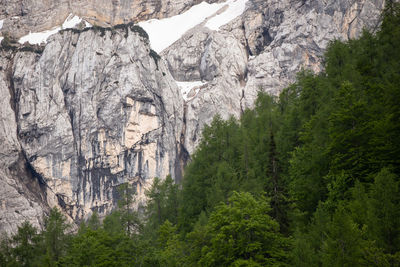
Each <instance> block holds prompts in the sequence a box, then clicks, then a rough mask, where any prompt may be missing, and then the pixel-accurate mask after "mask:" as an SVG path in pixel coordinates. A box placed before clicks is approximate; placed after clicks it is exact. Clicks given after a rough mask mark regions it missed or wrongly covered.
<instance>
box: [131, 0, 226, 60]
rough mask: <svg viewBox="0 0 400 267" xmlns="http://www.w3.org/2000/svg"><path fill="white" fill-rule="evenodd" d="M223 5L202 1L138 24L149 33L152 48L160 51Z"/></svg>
mask: <svg viewBox="0 0 400 267" xmlns="http://www.w3.org/2000/svg"><path fill="white" fill-rule="evenodd" d="M224 5H226V4H225V3H220V4H216V3H214V4H209V3H206V2H202V3H200V4H198V5H195V6H193V7H191V8H190V9H189V10H188V11H186V12H184V13H182V14H180V15H176V16H173V17H170V18H166V19H161V20H158V19H151V20H148V21H143V22H139V26H140V27H142V28H143V29H144V30H145V31H146V32H147V34H148V35H149V38H150V44H151V46H152V48H153V49H154V50H155V51H156V52H157V53H160V52H161V51H162V50H164V49H165V48H167V47H168V46H170V45H171V44H173V43H174V42H175V41H177V40H179V39H180V38H181V37H182V35H183V34H184V33H185V32H187V31H188V30H190V29H192V28H193V27H195V26H197V25H199V24H200V23H202V22H204V20H205V19H206V18H207V17H209V16H211V15H213V14H215V12H217V11H218V10H219V9H220V8H221V7H223V6H224Z"/></svg>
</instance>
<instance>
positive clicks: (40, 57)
mask: <svg viewBox="0 0 400 267" xmlns="http://www.w3.org/2000/svg"><path fill="white" fill-rule="evenodd" d="M134 27H135V26H132V25H127V26H126V28H125V29H118V30H117V29H114V30H112V31H111V30H105V31H103V32H100V31H95V30H87V31H84V32H76V31H73V30H71V31H65V32H63V33H61V34H57V35H54V36H53V37H51V40H49V43H48V44H47V46H46V48H45V50H44V51H43V54H36V53H33V52H17V53H15V54H14V56H13V59H12V60H9V63H8V64H11V65H12V66H11V67H10V71H9V72H10V74H9V75H10V77H9V80H11V81H12V82H13V84H12V86H7V85H3V84H4V82H3V83H2V84H1V85H2V86H1V90H2V92H3V91H5V93H7V94H8V95H9V94H10V93H9V91H8V90H9V89H10V90H11V91H12V94H13V96H12V97H14V99H13V101H11V102H13V103H14V106H15V110H12V109H11V105H10V97H8V98H5V99H2V101H3V102H4V105H3V106H2V107H7V109H5V111H6V112H7V114H6V113H4V112H2V119H3V120H4V123H3V125H2V127H1V129H2V130H3V131H6V132H4V133H3V132H0V133H1V134H2V135H1V136H0V137H1V138H4V139H5V143H6V144H7V145H8V146H7V147H6V148H7V150H4V149H2V153H1V154H0V155H3V154H7V153H8V150H10V151H14V154H15V155H14V157H13V158H10V157H6V158H5V159H4V160H8V161H7V162H5V166H10V165H12V164H13V161H15V162H17V160H18V155H19V154H20V153H23V154H24V156H25V158H26V161H27V164H29V166H31V168H32V169H33V170H34V173H35V175H36V176H37V177H38V178H39V180H41V181H43V183H44V185H45V186H44V188H45V189H44V193H45V194H46V195H47V199H44V201H43V203H47V204H48V205H49V206H60V207H61V208H62V209H63V210H64V211H65V212H66V213H67V214H68V215H70V216H71V217H72V218H73V219H75V220H80V219H82V218H85V217H86V216H87V215H89V214H91V212H92V211H98V212H99V214H105V213H107V212H110V211H111V209H112V208H113V207H115V204H116V201H117V199H116V195H117V187H118V185H119V184H121V183H125V182H128V183H131V184H134V185H136V187H137V191H138V193H139V201H141V199H140V198H142V197H144V190H145V189H146V188H147V187H148V186H149V185H150V184H151V182H152V179H153V178H154V177H165V176H166V175H167V174H171V175H172V176H173V177H177V178H179V177H180V175H181V169H180V168H181V167H180V163H179V158H178V154H179V151H180V147H179V146H178V144H177V141H176V140H178V137H179V134H180V132H181V128H182V117H183V115H182V112H183V105H182V104H183V100H182V96H181V94H180V91H179V90H178V87H177V86H176V84H175V82H174V81H173V80H172V78H171V76H170V75H169V72H168V70H167V69H166V67H165V65H164V64H163V62H162V61H160V60H158V59H157V58H156V57H151V56H150V55H149V54H150V48H149V44H148V40H147V39H146V38H145V36H142V35H141V34H140V33H138V32H135V31H134V29H135V28H134ZM132 29H133V30H132ZM5 74H6V73H4V72H3V73H2V75H3V76H4V75H5ZM3 117H4V118H3ZM6 118H7V119H8V121H5V120H6ZM10 133H12V134H10ZM7 177H8V176H6V178H7ZM7 181H8V180H5V182H7ZM2 182H4V181H3V180H2ZM38 191H39V192H40V190H38ZM49 196H52V197H49ZM142 200H143V199H142ZM33 210H34V211H35V210H36V209H33ZM32 212H33V211H32ZM32 217H34V216H32Z"/></svg>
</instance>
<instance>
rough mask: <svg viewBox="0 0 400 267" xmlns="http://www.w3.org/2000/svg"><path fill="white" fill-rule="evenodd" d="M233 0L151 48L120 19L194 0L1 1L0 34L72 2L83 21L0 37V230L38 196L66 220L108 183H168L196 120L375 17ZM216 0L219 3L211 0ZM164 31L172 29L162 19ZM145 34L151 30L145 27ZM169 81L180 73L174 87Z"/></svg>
mask: <svg viewBox="0 0 400 267" xmlns="http://www.w3.org/2000/svg"><path fill="white" fill-rule="evenodd" d="M228 1H229V3H235V2H236V1H241V2H242V3H245V10H244V12H242V13H241V14H240V15H238V16H236V17H235V18H233V19H232V20H230V21H229V23H224V24H223V25H221V27H218V28H217V29H214V28H213V27H210V26H207V25H208V23H209V22H210V21H212V20H213V18H218V15H220V14H224V12H226V10H227V8H228V7H227V6H226V5H225V6H224V5H223V4H222V3H223V2H224V1H208V2H209V3H214V2H218V3H220V4H221V8H220V9H218V11H217V12H215V14H212V15H211V16H209V17H207V18H206V19H205V20H204V21H202V22H201V23H199V24H198V25H197V26H195V27H193V28H191V29H190V30H188V31H187V32H186V33H185V34H183V35H182V36H181V38H179V39H178V40H177V41H176V42H175V43H173V44H172V45H171V46H169V47H167V48H166V49H163V51H161V52H160V56H159V55H158V54H157V53H156V52H154V51H153V50H151V44H150V43H149V39H148V35H147V33H146V32H144V31H143V30H142V29H141V28H140V27H138V26H136V25H135V24H133V23H128V22H131V21H134V22H137V21H141V20H148V19H160V18H165V17H172V16H174V15H177V14H181V13H183V12H185V11H187V10H189V9H190V8H191V7H192V6H194V5H196V4H199V2H200V1H199V0H192V1H183V0H180V1H170V0H155V1H145V0H119V1H91V0H86V1H66V0H59V1H56V2H52V3H51V4H48V2H47V1H33V2H32V1H16V0H2V2H1V5H0V6H1V7H2V8H0V20H2V23H1V26H0V30H1V31H2V32H3V33H4V32H9V33H10V35H11V37H13V36H14V37H18V38H19V37H20V36H22V35H25V34H26V33H27V32H28V31H41V30H47V29H50V28H52V27H54V26H58V25H61V23H62V22H63V21H64V19H65V18H66V17H67V16H68V14H70V13H73V14H76V15H79V16H81V17H83V18H85V19H86V20H87V21H89V22H90V23H92V24H96V25H103V26H107V25H115V24H118V23H126V24H122V25H117V26H114V27H109V28H106V27H105V28H104V27H92V28H86V29H83V30H78V29H70V30H63V31H61V32H59V33H57V34H54V35H52V36H51V37H50V38H49V39H48V40H47V44H46V45H44V46H27V45H18V44H13V43H12V42H10V41H9V40H7V42H5V40H3V42H2V47H1V48H0V93H1V95H2V96H3V97H2V98H1V99H0V102H1V106H0V109H1V112H0V143H1V148H0V205H1V207H2V208H1V210H0V230H4V231H7V232H14V231H15V230H16V226H17V225H18V224H19V223H21V222H22V221H23V220H29V221H30V222H32V223H33V224H34V225H40V222H41V219H40V218H41V216H42V215H43V213H46V212H47V211H48V209H49V207H53V206H58V207H60V208H61V209H62V210H63V211H64V212H65V214H67V215H68V216H69V217H70V218H71V220H74V221H79V220H82V219H85V218H87V217H88V216H89V215H90V214H91V213H92V212H93V211H98V212H99V213H100V214H106V213H108V212H110V211H111V210H112V208H113V207H115V204H116V201H117V198H118V192H117V188H118V185H120V184H121V183H126V182H128V183H131V184H133V185H135V186H136V188H137V192H138V202H139V203H140V202H143V200H144V190H145V189H146V188H147V187H148V186H149V185H150V184H151V181H152V178H154V177H161V178H163V177H165V176H166V175H168V174H171V175H172V176H173V177H174V178H175V180H176V181H177V182H179V181H180V180H181V178H182V172H183V168H184V166H185V164H186V163H187V161H188V160H189V158H190V154H191V153H193V151H194V149H195V148H196V146H197V144H198V142H199V140H200V139H201V130H202V128H203V126H204V124H205V123H209V122H210V121H211V120H212V118H213V116H214V115H215V114H217V113H219V114H220V115H221V116H222V117H223V118H228V117H229V116H236V117H239V116H240V114H241V113H242V112H243V110H244V109H246V108H248V107H251V106H252V105H253V103H254V100H255V98H256V96H257V93H258V91H260V90H262V91H266V92H269V93H271V94H274V95H276V94H277V93H278V92H279V91H280V90H281V89H282V88H283V87H285V86H286V85H288V84H289V83H290V82H291V81H293V80H294V78H295V75H296V73H297V72H298V71H300V70H301V69H311V70H313V71H316V72H318V71H320V70H321V69H322V68H323V65H322V64H321V56H322V55H323V51H324V49H325V48H326V47H327V45H328V43H329V41H330V40H333V39H342V40H347V39H349V38H353V37H356V36H358V35H359V34H360V32H361V31H362V29H363V28H368V29H372V30H373V29H375V28H376V27H378V25H379V14H380V12H381V10H382V8H383V7H384V1H383V0H374V1H371V0H350V1H349V0H326V1H317V0H312V1H303V0H280V1H278V0H248V1H244V0H236V1H235V0H228ZM218 7H219V6H218ZM170 30H172V31H173V30H174V29H170ZM149 34H151V33H150V32H149ZM180 82H183V83H188V84H189V85H190V84H192V86H189V90H188V91H189V92H185V93H184V94H186V95H184V94H183V93H182V92H181V90H180V88H179V84H180Z"/></svg>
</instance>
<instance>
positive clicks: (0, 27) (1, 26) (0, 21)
mask: <svg viewBox="0 0 400 267" xmlns="http://www.w3.org/2000/svg"><path fill="white" fill-rule="evenodd" d="M3 22H4V19H0V30H1V29H2V28H3Z"/></svg>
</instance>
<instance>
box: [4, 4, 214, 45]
mask: <svg viewBox="0 0 400 267" xmlns="http://www.w3.org/2000/svg"><path fill="white" fill-rule="evenodd" d="M219 1H221V0H207V1H206V2H208V3H214V2H219ZM200 2H202V1H201V0H151V1H144V0H112V1H111V0H83V1H73V0H57V1H46V0H34V1H32V0H22V1H21V0H0V20H2V19H5V21H4V25H3V29H0V30H1V31H3V32H9V33H10V34H11V35H13V36H15V37H17V38H19V37H21V36H23V35H25V34H27V33H28V32H29V31H32V32H40V31H44V30H48V29H50V28H52V27H54V26H58V25H61V24H62V23H63V21H64V20H65V19H66V18H67V17H68V15H69V14H70V13H73V14H75V15H78V16H80V17H82V18H85V19H86V20H88V21H89V22H91V23H93V24H96V25H100V26H110V25H116V24H122V23H128V22H131V21H136V22H137V21H142V20H148V19H153V18H166V17H171V16H174V15H177V14H180V13H181V12H183V11H185V10H187V9H189V8H190V7H191V6H193V5H196V4H199V3H200Z"/></svg>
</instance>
